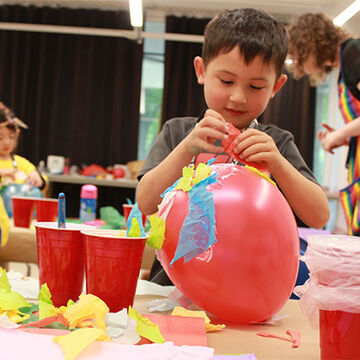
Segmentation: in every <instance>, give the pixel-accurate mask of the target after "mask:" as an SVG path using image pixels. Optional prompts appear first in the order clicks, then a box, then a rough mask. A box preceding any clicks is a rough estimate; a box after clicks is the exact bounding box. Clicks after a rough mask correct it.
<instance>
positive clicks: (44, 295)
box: [38, 283, 59, 319]
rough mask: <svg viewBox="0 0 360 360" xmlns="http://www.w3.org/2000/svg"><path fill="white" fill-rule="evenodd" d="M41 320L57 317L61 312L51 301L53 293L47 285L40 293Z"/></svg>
mask: <svg viewBox="0 0 360 360" xmlns="http://www.w3.org/2000/svg"><path fill="white" fill-rule="evenodd" d="M38 299H39V319H45V318H47V317H51V316H56V315H57V314H58V313H59V311H58V310H57V309H56V307H55V306H54V304H53V302H52V301H51V293H50V290H49V288H48V286H47V284H46V283H45V284H42V285H41V288H40V291H39V297H38Z"/></svg>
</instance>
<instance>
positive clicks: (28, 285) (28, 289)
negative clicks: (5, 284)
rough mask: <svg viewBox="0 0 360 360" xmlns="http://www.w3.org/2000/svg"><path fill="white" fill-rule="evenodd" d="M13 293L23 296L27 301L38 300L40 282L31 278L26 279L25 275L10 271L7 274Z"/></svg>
mask: <svg viewBox="0 0 360 360" xmlns="http://www.w3.org/2000/svg"><path fill="white" fill-rule="evenodd" d="M7 276H8V279H9V283H10V286H11V289H12V291H15V292H17V293H19V294H20V295H22V296H23V297H24V298H25V299H28V300H33V299H37V298H38V294H39V280H36V279H34V278H31V277H24V275H23V274H21V273H19V272H15V271H12V270H10V271H9V272H7Z"/></svg>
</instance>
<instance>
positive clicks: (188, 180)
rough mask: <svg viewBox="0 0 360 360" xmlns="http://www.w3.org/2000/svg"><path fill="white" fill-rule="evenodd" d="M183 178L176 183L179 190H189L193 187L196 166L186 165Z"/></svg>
mask: <svg viewBox="0 0 360 360" xmlns="http://www.w3.org/2000/svg"><path fill="white" fill-rule="evenodd" d="M182 174H183V176H182V178H180V180H179V182H178V183H177V185H176V189H177V190H183V191H189V190H191V188H192V180H193V176H194V166H190V167H187V166H185V167H184V168H183V171H182Z"/></svg>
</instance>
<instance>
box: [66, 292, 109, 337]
mask: <svg viewBox="0 0 360 360" xmlns="http://www.w3.org/2000/svg"><path fill="white" fill-rule="evenodd" d="M108 312H109V308H108V307H107V305H106V304H105V303H104V302H103V301H102V300H101V299H99V298H98V297H97V296H95V295H92V294H81V295H80V296H79V301H78V302H77V303H75V304H73V305H71V306H69V307H68V308H67V309H66V311H65V312H64V317H65V319H66V320H67V321H68V322H69V328H70V329H74V328H77V327H78V328H82V327H88V326H89V325H91V326H94V327H97V328H99V329H102V330H103V331H104V332H105V333H106V325H105V321H104V316H105V315H106V314H107V313H108Z"/></svg>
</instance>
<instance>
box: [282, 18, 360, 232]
mask: <svg viewBox="0 0 360 360" xmlns="http://www.w3.org/2000/svg"><path fill="white" fill-rule="evenodd" d="M288 35H289V43H290V44H289V55H290V58H292V60H293V63H292V65H290V67H289V70H290V71H292V72H293V73H294V76H295V77H297V78H298V77H301V76H303V75H307V76H309V77H310V79H311V81H312V82H313V83H314V84H316V83H317V82H318V81H319V80H320V81H321V80H324V79H325V78H326V75H327V74H328V73H329V72H331V71H332V70H334V69H337V70H338V71H339V78H338V97H339V109H340V112H341V114H342V116H343V119H344V122H345V125H344V126H343V127H342V128H340V129H334V128H332V127H330V126H329V125H327V124H322V126H323V127H324V129H323V130H320V131H319V133H318V135H317V136H318V139H319V140H320V142H321V145H322V147H323V148H324V150H325V151H328V152H329V153H331V154H333V153H334V149H336V148H338V147H340V146H349V152H348V157H347V161H346V166H347V167H348V182H349V186H347V187H346V188H345V189H343V190H340V202H341V204H342V206H343V209H344V211H345V217H346V221H347V227H348V233H349V234H350V235H360V212H359V210H360V209H359V200H360V199H359V195H360V191H359V189H360V153H359V151H360V141H359V136H360V39H355V38H352V37H351V36H350V35H348V34H347V33H346V32H345V31H344V30H342V29H341V28H339V27H337V26H335V25H334V24H333V22H332V21H331V20H330V19H329V18H327V17H326V16H325V15H324V14H321V13H316V14H312V13H308V14H303V15H301V16H300V17H298V18H297V19H296V20H295V21H294V22H293V23H292V24H290V26H289V28H288Z"/></svg>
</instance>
